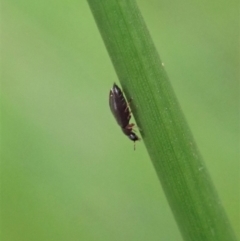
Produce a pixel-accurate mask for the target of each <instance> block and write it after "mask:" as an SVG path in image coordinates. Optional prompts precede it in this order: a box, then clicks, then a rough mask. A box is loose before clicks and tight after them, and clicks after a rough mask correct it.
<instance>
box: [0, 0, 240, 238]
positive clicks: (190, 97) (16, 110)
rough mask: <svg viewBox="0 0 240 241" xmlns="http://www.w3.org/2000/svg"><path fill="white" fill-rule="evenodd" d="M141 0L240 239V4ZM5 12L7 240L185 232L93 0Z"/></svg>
mask: <svg viewBox="0 0 240 241" xmlns="http://www.w3.org/2000/svg"><path fill="white" fill-rule="evenodd" d="M137 3H138V4H139V8H140V10H141V12H142V14H143V17H144V19H145V21H146V23H147V26H148V28H149V31H150V33H151V35H152V37H153V40H154V43H155V45H156V47H157V49H158V51H159V53H160V56H161V59H162V61H163V62H164V64H165V67H166V70H167V72H168V75H169V77H170V80H171V83H172V85H173V88H174V90H175V92H176V95H177V97H178V99H179V102H180V104H181V107H182V109H183V112H184V113H185V116H186V118H187V120H188V123H189V125H190V128H191V130H192V132H193V134H194V137H195V139H196V142H197V143H198V146H199V149H200V151H201V153H202V156H203V158H204V160H205V162H206V165H207V167H208V169H209V172H210V174H211V176H212V179H213V181H214V184H215V185H216V188H217V190H218V193H219V196H220V198H221V200H222V203H223V205H224V207H225V209H226V212H227V214H228V216H229V219H230V222H231V223H232V225H233V228H234V229H235V232H236V233H237V235H238V237H240V230H239V225H240V220H239V212H240V210H239V204H240V199H239V190H240V183H239V171H240V169H239V106H238V105H239V38H238V37H239V16H238V14H239V13H238V9H239V5H238V1H233V0H232V1H225V2H221V3H220V2H219V1H217V0H214V1H200V0H199V1H195V2H192V1H190V0H186V1H183V2H178V1H162V2H161V1H157V0H149V1H143V0H139V1H137ZM1 10H2V11H1V12H2V44H1V50H2V55H1V61H2V64H1V66H2V75H1V90H2V91H1V112H2V113H1V115H2V116H1V119H2V121H1V123H2V124H1V126H2V128H1V131H2V140H1V146H2V147H1V149H2V152H1V219H2V220H1V222H2V224H1V236H2V239H1V240H4V241H13V240H14V241H15V240H16V241H32V240H34V241H38V240H39V241H43V240H44V241H50V240H51V241H52V240H58V241H61V240H71V241H74V240H84V241H90V240H100V241H101V240H103V241H108V240H109V241H112V240H114V241H115V240H116V241H118V240H119V241H120V240H131V241H134V240H136V241H144V240H151V241H155V240H156V241H157V240H164V241H168V240H174V241H178V240H179V241H180V240H182V239H181V236H180V233H179V231H178V228H177V225H176V223H175V220H174V218H173V215H172V213H171V210H170V208H169V206H168V203H167V202H166V199H165V196H164V193H163V191H162V188H161V185H160V184H159V181H158V178H157V176H156V174H155V171H154V169H153V166H152V163H151V161H150V159H149V157H148V154H147V152H146V149H145V147H144V143H143V142H140V143H137V145H136V151H133V143H131V142H130V141H129V140H128V138H126V137H125V136H124V135H123V134H122V133H121V130H120V128H119V127H118V126H117V124H116V122H115V120H114V118H113V116H112V114H111V112H110V110H109V106H108V93H109V89H110V88H111V86H112V84H113V82H118V80H117V77H116V74H115V72H114V69H113V66H112V64H111V62H110V59H109V56H108V54H107V51H106V49H105V46H104V44H103V41H102V39H101V37H100V34H99V32H98V29H97V27H96V25H95V22H94V20H93V16H92V14H91V12H90V9H89V7H88V5H87V2H86V1H79V0H78V1H77V0H70V1H53V0H50V1H49V0H48V1H47V0H42V1H30V0H22V1H17V0H5V1H2V6H1ZM156 128H157V127H156Z"/></svg>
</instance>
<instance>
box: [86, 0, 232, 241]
mask: <svg viewBox="0 0 240 241" xmlns="http://www.w3.org/2000/svg"><path fill="white" fill-rule="evenodd" d="M88 3H89V6H90V8H91V10H92V13H93V16H94V18H95V21H96V23H97V25H98V28H99V31H100V33H101V35H102V38H103V40H104V43H105V45H106V48H107V50H108V53H109V55H110V57H111V60H112V62H113V65H114V68H115V70H116V72H117V75H118V77H119V80H120V82H121V84H122V87H123V89H124V91H125V93H126V96H127V97H128V98H132V99H133V101H132V102H133V103H132V104H131V107H132V112H133V114H134V117H135V119H136V122H137V125H138V126H139V127H140V128H141V130H142V132H141V134H142V137H143V140H144V143H145V145H146V148H147V150H148V153H149V156H150V158H151V160H152V162H153V165H154V167H155V169H156V172H157V175H158V177H159V179H160V181H161V184H162V187H163V189H164V192H165V194H166V196H167V199H168V202H169V205H170V207H171V209H172V211H173V213H174V216H175V218H176V221H177V223H178V226H179V228H180V231H181V233H182V236H183V238H184V240H189V241H210V240H211V241H213V240H216V241H227V240H228V241H232V240H236V238H235V236H234V233H233V231H232V229H231V226H230V223H229V221H228V219H227V217H226V214H225V211H224V209H223V207H222V205H221V203H220V200H219V198H218V196H217V193H216V191H215V188H214V187H213V184H212V181H211V179H210V176H209V174H208V172H207V170H206V167H205V165H204V163H203V161H202V158H201V155H200V153H199V151H198V149H197V147H196V144H195V141H194V139H193V137H192V134H191V132H190V130H189V128H188V125H187V123H186V120H185V118H184V116H183V113H182V111H181V109H180V107H179V104H178V102H177V99H176V97H175V94H174V92H173V89H172V87H171V84H170V82H169V79H168V77H167V75H166V72H165V69H164V66H163V64H162V62H161V60H160V58H159V56H158V53H157V51H156V48H155V46H154V44H153V41H152V39H151V37H150V35H149V32H148V30H147V27H146V25H145V23H144V21H143V18H142V16H141V14H140V12H139V10H138V8H137V5H136V3H135V1H133V0H131V1H129V0H101V1H99V0H88Z"/></svg>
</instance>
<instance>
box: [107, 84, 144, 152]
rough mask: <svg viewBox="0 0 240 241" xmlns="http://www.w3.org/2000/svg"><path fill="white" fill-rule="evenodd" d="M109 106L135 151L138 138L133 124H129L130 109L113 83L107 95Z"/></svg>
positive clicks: (120, 91)
mask: <svg viewBox="0 0 240 241" xmlns="http://www.w3.org/2000/svg"><path fill="white" fill-rule="evenodd" d="M109 106H110V109H111V111H112V114H113V116H114V117H115V119H116V121H117V123H118V125H119V126H120V127H121V129H122V131H123V133H124V134H125V135H126V136H128V137H129V139H130V140H131V141H133V142H134V150H135V141H139V140H140V138H139V137H138V136H137V135H136V134H135V133H134V131H133V126H134V124H133V123H131V124H130V123H129V121H130V119H131V111H130V108H129V106H128V103H127V101H126V99H125V97H124V95H123V92H122V90H121V89H120V88H119V87H118V86H117V85H116V84H115V83H114V84H113V87H112V89H111V90H110V93H109Z"/></svg>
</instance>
